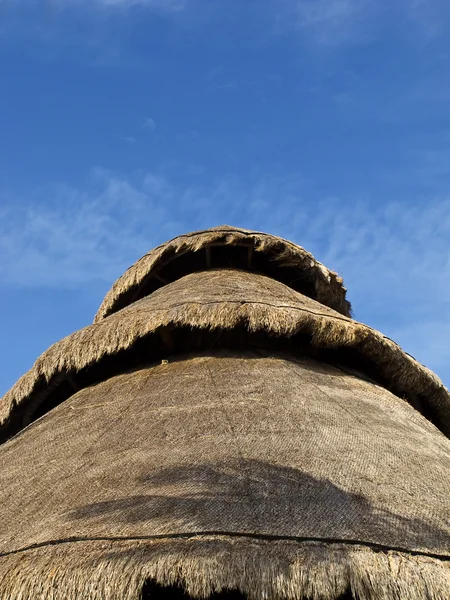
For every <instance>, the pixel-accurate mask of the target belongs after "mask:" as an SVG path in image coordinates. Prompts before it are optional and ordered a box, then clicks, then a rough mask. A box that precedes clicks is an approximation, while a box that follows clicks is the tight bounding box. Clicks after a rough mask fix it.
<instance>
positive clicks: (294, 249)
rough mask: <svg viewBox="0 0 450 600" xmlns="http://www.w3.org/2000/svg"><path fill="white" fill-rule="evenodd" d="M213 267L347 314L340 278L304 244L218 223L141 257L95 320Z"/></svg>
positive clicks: (108, 296) (343, 288) (348, 307)
mask: <svg viewBox="0 0 450 600" xmlns="http://www.w3.org/2000/svg"><path fill="white" fill-rule="evenodd" d="M214 267H215V268H217V267H233V268H238V269H246V270H249V271H254V272H259V273H262V274H264V275H268V276H269V277H273V278H274V279H277V280H279V281H282V282H283V283H286V284H287V285H289V286H290V287H292V288H293V289H296V290H298V291H300V292H303V293H306V295H307V296H310V297H311V298H314V299H316V300H317V301H318V302H321V303H322V304H325V305H326V306H329V307H331V308H334V310H336V311H338V312H340V313H342V314H343V315H346V316H350V310H351V307H350V302H348V300H346V297H345V294H346V289H345V287H344V286H343V281H342V278H341V277H339V276H338V275H337V274H336V273H334V272H333V271H330V270H329V269H327V267H325V266H324V265H322V264H321V263H320V262H319V261H317V260H316V259H315V258H314V256H313V255H312V254H310V253H309V252H307V251H306V250H305V249H304V248H302V247H301V246H297V245H296V244H293V243H292V242H289V241H287V240H284V239H282V238H279V237H275V236H273V235H269V234H267V233H261V232H257V231H251V230H249V229H238V228H236V227H230V226H229V225H221V226H220V227H215V228H213V229H207V230H205V231H196V232H193V233H188V234H185V235H180V236H178V237H176V238H174V239H173V240H170V241H169V242H166V243H165V244H162V245H161V246H158V247H157V248H155V249H154V250H152V251H151V252H149V253H148V254H146V255H145V256H143V257H142V258H140V259H139V260H138V261H137V262H136V263H135V264H134V265H132V266H131V267H130V268H129V269H128V270H127V271H126V272H125V273H124V274H123V275H122V277H120V278H119V279H118V280H117V281H116V282H115V284H114V285H113V287H112V289H111V290H110V291H109V292H108V293H107V294H106V296H105V299H104V300H103V302H102V304H101V306H100V308H99V310H98V312H97V315H96V316H95V322H98V321H100V320H101V319H103V318H104V317H106V316H108V315H110V314H112V313H114V312H116V311H117V310H119V309H120V308H123V307H124V306H127V305H128V304H129V303H130V302H134V301H135V300H139V299H140V298H143V297H144V296H145V295H147V294H149V293H151V292H152V291H154V290H155V289H157V288H159V287H161V286H163V285H166V284H167V283H169V282H172V281H174V280H175V279H179V278H180V277H182V276H183V275H187V274H188V273H192V272H193V271H202V270H204V269H205V268H208V269H209V268H214Z"/></svg>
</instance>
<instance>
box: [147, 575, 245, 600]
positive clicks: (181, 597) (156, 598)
mask: <svg viewBox="0 0 450 600" xmlns="http://www.w3.org/2000/svg"><path fill="white" fill-rule="evenodd" d="M190 598H192V596H190V595H189V594H188V593H187V592H186V591H185V590H184V589H183V588H182V587H181V586H177V585H161V584H160V583H157V582H156V581H154V580H148V581H146V582H145V584H144V587H143V588H142V600H189V599H190ZM246 598H247V596H246V595H245V594H243V593H242V592H240V591H239V590H228V589H225V590H221V591H220V592H216V593H214V594H211V595H210V596H208V597H207V600H245V599H246ZM205 600H206V599H205Z"/></svg>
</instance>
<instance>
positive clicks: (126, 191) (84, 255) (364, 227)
mask: <svg viewBox="0 0 450 600" xmlns="http://www.w3.org/2000/svg"><path fill="white" fill-rule="evenodd" d="M203 179H204V178H203ZM302 196H303V192H302V182H301V180H299V179H297V178H294V177H291V178H289V177H283V178H277V177H265V176H259V177H254V178H252V179H246V180H243V179H240V178H236V177H228V178H224V179H221V180H217V181H214V182H210V183H208V184H206V183H205V184H202V185H198V186H194V185H190V186H188V187H185V186H183V185H181V184H179V183H176V182H174V181H171V180H170V179H169V178H167V177H165V176H164V175H161V174H159V173H146V174H145V175H141V176H139V177H138V178H134V179H133V178H131V179H126V178H120V177H117V176H114V175H112V174H108V173H105V172H101V171H99V172H97V173H96V174H95V176H94V177H93V179H92V182H91V184H90V185H89V186H87V189H84V190H80V189H74V188H69V187H67V186H52V187H50V188H46V189H45V190H44V189H43V190H40V191H39V192H36V194H35V195H34V197H33V198H32V199H31V201H30V203H29V204H27V205H23V204H22V205H21V204H20V203H17V202H14V201H13V200H12V199H10V200H9V201H8V199H7V198H5V197H4V198H3V203H2V204H3V206H4V207H5V208H4V209H3V214H2V215H1V217H0V255H1V256H2V262H1V264H0V280H1V281H2V282H3V285H4V286H6V285H7V286H21V287H23V286H27V287H30V286H31V287H33V286H39V287H42V286H47V287H55V286H56V287H76V286H80V285H83V284H86V283H88V282H89V281H92V280H103V281H107V282H112V281H113V280H114V279H115V278H116V277H118V276H119V275H120V274H121V273H122V272H123V270H124V269H125V268H127V267H128V266H129V265H130V264H131V263H132V262H133V261H134V260H136V259H137V258H139V256H141V255H142V254H144V253H145V252H147V251H148V250H149V249H150V248H151V247H153V246H154V245H155V244H158V243H160V242H162V241H164V240H165V239H168V238H170V237H173V236H175V235H178V234H180V233H182V232H185V231H187V230H192V229H198V228H203V227H210V226H214V225H218V224H221V223H231V224H236V225H240V226H244V227H250V228H254V229H260V230H268V231H270V232H273V233H275V234H278V235H281V236H283V237H286V238H289V239H292V240H294V241H296V242H297V243H299V244H301V245H303V246H305V247H306V248H307V249H309V250H310V251H312V252H313V253H314V254H315V255H316V256H317V258H318V259H319V260H322V262H324V263H325V264H327V266H329V267H330V268H333V269H335V270H337V271H339V272H340V273H341V274H342V275H343V276H344V278H345V281H346V284H347V286H348V288H349V297H350V300H351V301H352V302H353V304H354V308H355V316H356V318H359V319H361V320H365V321H366V322H369V324H371V325H373V326H374V327H379V328H381V329H383V330H384V332H385V333H386V334H387V335H390V336H391V337H393V338H394V339H396V340H397V341H399V342H400V343H402V344H403V345H404V346H405V348H406V349H407V350H408V351H409V352H411V353H412V354H414V355H416V356H417V357H418V358H419V359H420V358H421V359H422V360H423V361H425V362H427V363H428V364H429V366H431V367H434V368H435V369H437V370H438V371H440V373H441V374H442V376H446V377H448V379H449V380H450V369H449V368H448V364H450V346H449V345H448V343H447V339H448V338H447V334H448V332H449V328H450V320H449V317H448V315H449V314H450V199H446V198H437V199H435V200H433V201H430V202H428V203H427V204H422V205H421V204H406V203H396V202H391V203H389V202H388V203H384V204H383V205H382V206H379V205H377V204H372V203H370V202H369V201H362V200H359V201H356V200H355V201H352V200H351V199H345V201H343V200H342V199H339V198H328V199H323V200H321V201H319V202H315V203H312V202H306V201H305V200H304V199H303V197H302Z"/></svg>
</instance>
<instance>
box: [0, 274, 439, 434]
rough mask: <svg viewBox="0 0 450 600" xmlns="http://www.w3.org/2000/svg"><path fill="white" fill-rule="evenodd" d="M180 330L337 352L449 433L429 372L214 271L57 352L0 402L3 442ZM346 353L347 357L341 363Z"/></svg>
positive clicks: (385, 346)
mask: <svg viewBox="0 0 450 600" xmlns="http://www.w3.org/2000/svg"><path fill="white" fill-rule="evenodd" d="M186 327H187V328H190V329H192V328H195V330H196V331H197V333H198V332H201V331H203V332H208V331H211V330H212V331H216V332H218V334H220V333H221V332H227V331H228V332H230V331H239V337H240V341H239V340H237V339H232V340H231V341H230V342H229V345H230V346H231V347H234V346H235V345H236V344H238V341H239V344H240V346H241V347H247V346H248V345H249V344H250V343H251V339H250V335H251V333H255V332H256V333H258V332H259V333H263V334H264V335H266V336H272V341H269V344H273V343H274V341H273V338H280V339H290V340H291V346H290V348H289V350H290V351H294V352H295V351H296V348H297V346H298V349H299V350H300V351H301V350H304V351H306V352H311V351H312V349H314V348H316V349H317V348H321V349H326V350H329V351H333V352H335V351H337V350H339V351H342V352H341V354H340V355H339V356H337V357H336V359H339V360H340V361H342V362H344V363H345V362H346V361H347V363H348V362H349V361H350V362H353V361H354V360H358V359H360V361H359V362H360V363H361V364H359V369H360V370H361V369H362V370H363V372H364V370H366V371H370V373H368V374H369V375H371V376H374V377H376V378H378V380H379V382H380V383H381V384H382V385H384V386H385V387H387V388H389V389H391V390H392V391H393V392H394V393H396V394H397V395H400V396H404V397H405V398H406V400H408V401H410V402H411V403H415V405H416V407H417V408H418V409H419V410H421V411H422V412H423V414H425V415H426V416H427V417H428V418H430V419H431V420H432V421H433V422H434V423H435V424H436V425H437V427H439V428H440V429H441V430H442V431H443V432H445V433H446V434H447V435H448V434H450V395H449V393H448V391H447V390H446V388H445V387H444V385H443V384H442V382H441V381H440V380H439V378H438V377H437V376H436V375H435V374H434V373H432V372H431V371H429V370H428V369H426V368H425V367H423V366H422V365H420V364H419V363H418V362H417V361H415V360H414V359H413V358H412V357H411V356H409V355H408V354H406V353H404V352H403V351H402V350H401V349H400V348H399V346H398V345H397V344H395V343H394V342H393V341H391V340H389V339H388V338H386V337H385V336H383V335H382V334H380V333H379V332H377V331H375V330H373V329H371V328H370V327H367V326H366V325H363V324H361V323H358V322H356V321H354V320H352V319H350V318H348V317H344V316H342V315H340V314H339V313H337V312H336V311H334V310H332V309H330V308H328V307H326V306H323V305H321V304H319V303H318V302H316V301H314V300H312V299H310V298H308V297H306V296H303V295H302V294H300V293H299V292H296V291H294V290H292V289H291V288H289V287H288V286H286V285H283V284H282V283H280V282H278V281H274V280H273V279H269V278H268V277H265V276H262V275H256V274H254V273H248V272H244V271H234V270H224V269H220V270H211V271H204V272H199V273H193V274H190V275H187V276H185V277H183V278H181V279H179V280H177V281H175V282H174V283H172V284H169V285H166V286H164V287H162V288H160V289H159V290H157V291H155V292H153V294H152V295H151V296H147V297H145V298H143V299H142V300H140V301H137V302H135V303H134V304H132V305H131V306H129V307H127V308H125V309H123V310H121V311H120V312H118V313H116V314H114V315H111V316H110V317H108V318H106V319H104V320H102V321H100V322H98V323H96V324H94V325H90V326H88V327H86V328H84V329H82V330H80V331H77V332H76V333H74V334H72V335H70V336H68V337H66V338H64V339H63V340H61V341H60V342H58V343H56V344H54V345H53V346H52V347H51V348H50V349H49V350H47V351H46V352H45V353H44V354H43V355H42V356H41V357H40V358H39V359H38V360H37V361H36V363H35V364H34V366H33V368H32V369H31V370H30V371H29V372H28V373H27V374H25V375H24V376H23V377H22V378H21V379H19V381H18V382H17V384H16V385H15V386H14V387H13V388H12V389H11V390H10V391H9V392H8V393H7V394H6V395H5V396H4V397H3V399H2V402H1V407H0V422H1V423H3V431H4V437H8V436H10V435H11V434H13V433H15V432H16V431H18V430H20V429H21V428H23V427H24V426H25V425H26V424H28V423H29V422H31V421H32V420H33V419H34V418H35V413H36V410H37V408H38V407H39V405H40V404H43V403H45V402H46V401H47V398H48V396H49V395H50V394H52V393H56V394H60V399H59V401H63V400H64V399H65V398H67V397H69V396H70V395H72V394H73V393H74V391H76V390H77V389H78V388H79V387H83V385H84V384H83V381H82V380H83V378H81V379H79V378H78V379H77V373H80V372H83V373H85V372H86V370H88V371H89V372H92V373H94V372H95V371H94V370H93V367H94V366H95V365H97V364H101V362H102V361H103V360H105V359H106V358H108V357H113V356H115V355H117V356H119V355H120V357H122V358H121V359H120V360H117V364H115V365H114V366H112V365H109V367H108V369H107V370H106V371H104V372H103V375H102V374H100V375H99V376H98V378H97V379H95V378H91V379H88V381H89V384H90V383H94V382H96V381H99V380H100V379H101V378H102V377H103V378H104V377H108V376H110V375H111V374H112V373H114V372H119V371H120V370H123V364H124V363H126V361H125V359H124V358H123V355H124V353H125V352H129V351H130V350H131V349H132V348H133V347H134V346H136V344H137V343H138V342H139V340H143V339H145V340H146V342H147V343H146V347H145V356H147V357H149V358H153V359H158V358H159V359H161V358H162V357H163V356H165V354H167V353H168V352H169V353H171V352H173V351H175V350H176V348H174V347H173V346H174V345H175V346H176V344H175V342H174V341H173V340H174V339H176V337H175V338H174V336H175V334H176V332H177V331H178V330H179V329H180V328H186ZM152 336H153V337H152ZM302 336H303V338H304V337H306V342H305V341H304V339H303V338H302ZM161 340H163V347H162V346H161ZM258 343H261V340H259V342H258ZM191 344H195V347H199V346H200V347H201V344H202V342H201V338H200V337H199V335H196V336H195V340H192V339H191V340H189V341H186V338H183V341H182V343H181V344H180V345H181V347H182V348H183V349H184V350H189V349H190V348H191ZM203 346H204V347H210V337H207V336H205V342H204V344H203ZM349 350H351V351H352V353H353V354H351V355H348V351H349ZM344 351H345V352H347V354H346V353H345V352H344ZM142 352H143V350H142V349H141V351H140V356H139V358H140V360H142ZM355 357H356V359H355ZM63 388H64V389H63ZM55 389H56V392H55ZM61 390H63V391H61ZM64 390H65V391H64Z"/></svg>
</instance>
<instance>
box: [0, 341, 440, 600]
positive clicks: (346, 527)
mask: <svg viewBox="0 0 450 600" xmlns="http://www.w3.org/2000/svg"><path fill="white" fill-rule="evenodd" d="M1 450H2V454H1V457H2V464H3V469H2V472H1V473H0V518H1V522H2V534H1V536H0V590H7V591H8V594H10V595H8V594H7V593H6V592H5V596H4V597H7V598H13V599H14V598H19V597H20V598H21V599H23V600H28V598H30V599H31V598H35V597H37V596H38V592H40V593H42V591H45V590H50V589H52V590H53V592H52V593H53V595H52V596H50V595H49V594H48V596H45V595H44V596H43V597H52V598H53V599H54V600H62V599H63V598H64V599H66V598H67V597H69V598H92V599H98V600H100V599H104V598H108V599H109V598H130V600H131V599H132V600H138V598H139V597H140V596H139V594H140V590H141V588H142V585H143V581H144V580H145V579H146V578H147V577H155V578H156V579H157V580H158V581H160V582H181V583H183V585H185V586H186V587H187V589H188V590H190V591H191V593H193V594H194V595H203V594H205V593H208V592H209V591H210V590H211V589H220V588H221V587H225V586H226V587H233V586H236V587H238V588H239V589H240V590H241V591H243V592H245V593H247V594H248V595H249V596H250V597H251V598H261V597H269V598H270V597H274V596H275V594H274V591H275V590H277V592H278V593H277V595H276V597H280V596H281V597H284V598H300V597H302V595H301V593H302V592H304V591H305V590H310V591H311V590H312V591H314V592H315V595H314V596H313V597H323V598H335V597H338V595H339V593H341V592H343V591H345V590H346V589H347V588H348V587H349V586H350V587H351V588H352V590H353V592H354V593H356V592H358V591H359V590H362V592H361V595H360V596H359V597H361V598H371V599H373V598H406V597H407V598H409V599H413V600H415V599H419V598H420V599H425V598H444V597H445V596H444V595H443V590H445V589H450V587H449V586H450V568H449V567H448V566H446V565H448V564H450V523H449V521H448V516H449V510H448V509H449V503H448V490H449V489H450V444H449V442H448V440H447V439H446V438H445V437H444V436H442V435H441V434H439V433H438V432H437V430H436V429H435V428H434V427H433V426H432V425H431V424H430V423H429V422H428V421H427V420H426V419H425V418H424V417H422V416H421V415H420V414H419V413H418V412H417V411H416V410H414V409H413V408H412V407H411V406H409V405H408V404H407V403H406V402H404V401H403V400H402V399H400V398H398V397H396V396H394V395H392V394H391V393H390V392H388V391H387V390H385V389H384V388H382V387H379V386H377V385H373V384H372V383H371V382H369V381H364V380H361V379H358V378H356V377H354V376H353V375H350V374H348V373H345V372H343V371H342V370H341V369H338V368H335V367H332V366H331V365H327V364H323V363H322V362H319V361H317V360H316V359H311V358H307V357H303V358H297V359H295V360H293V359H292V357H291V356H289V355H284V354H280V353H277V352H275V353H273V352H269V351H267V352H265V351H263V350H258V351H255V352H249V351H245V352H244V351H242V352H237V351H225V350H223V351H209V352H206V353H201V354H199V355H192V354H191V355H180V356H178V357H177V358H176V359H169V360H168V362H164V363H162V364H161V363H160V364H157V365H154V366H151V365H144V366H143V367H142V368H139V369H137V370H133V371H131V372H128V373H124V374H121V375H117V376H115V377H113V378H110V379H108V380H106V381H104V382H102V383H99V384H97V385H95V386H91V387H89V388H85V389H83V390H80V391H79V392H77V393H76V394H75V395H74V396H72V397H71V398H70V399H69V400H68V401H66V402H64V403H62V404H60V405H59V406H58V407H56V408H55V409H54V410H53V411H52V412H51V413H49V414H48V415H47V416H46V417H44V418H41V419H39V420H38V421H36V422H34V423H33V425H31V426H30V427H29V428H28V429H27V430H25V431H24V432H23V433H22V434H21V435H18V436H16V437H15V438H13V439H12V440H10V441H9V442H7V443H6V444H4V445H3V446H2V448H1ZM2 557H3V558H2ZM446 561H449V562H448V563H447V562H446ZM262 573H263V574H264V575H263V576H262ZM2 576H3V577H5V578H6V580H5V581H4V582H3V583H2ZM128 588H129V589H128ZM406 589H408V590H409V592H408V594H407V595H406V594H405V590H406ZM67 590H70V591H71V595H70V594H68V595H66V594H67ZM88 590H89V594H90V595H89V594H88V593H87V591H88ZM102 590H106V591H102ZM320 590H322V594H323V595H322V596H321V595H320V594H319V593H318V592H320ZM378 590H384V595H380V593H379V592H378V593H377V594H376V593H375V592H376V591H378ZM119 591H120V593H119ZM19 592H20V593H22V594H23V595H22V596H19ZM262 592H266V593H267V596H264V595H263V594H262ZM391 592H392V593H391ZM394 592H395V593H394ZM122 594H123V595H122ZM439 594H440V595H439ZM0 597H2V596H1V593H0Z"/></svg>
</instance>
